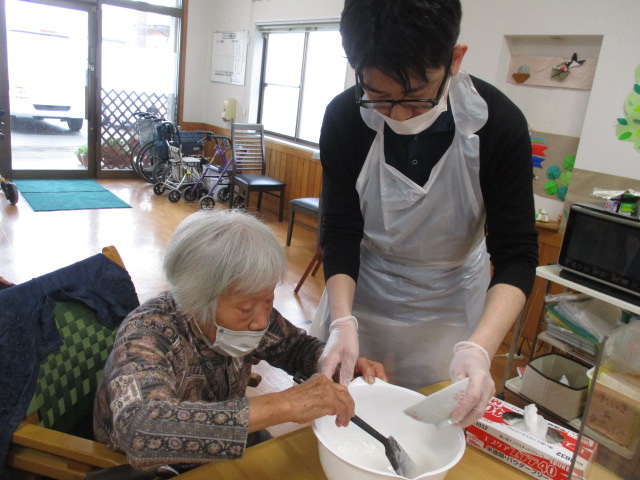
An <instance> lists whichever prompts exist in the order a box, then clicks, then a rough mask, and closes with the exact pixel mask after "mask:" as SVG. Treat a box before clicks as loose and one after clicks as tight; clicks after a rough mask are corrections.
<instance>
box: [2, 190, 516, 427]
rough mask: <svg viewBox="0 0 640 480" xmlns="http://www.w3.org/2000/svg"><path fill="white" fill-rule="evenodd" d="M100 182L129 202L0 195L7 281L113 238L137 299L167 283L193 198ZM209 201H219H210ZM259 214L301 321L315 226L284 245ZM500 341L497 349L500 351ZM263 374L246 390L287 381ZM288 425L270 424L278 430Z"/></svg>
mask: <svg viewBox="0 0 640 480" xmlns="http://www.w3.org/2000/svg"><path fill="white" fill-rule="evenodd" d="M99 182H100V183H101V184H102V185H103V186H104V187H105V188H107V189H109V190H110V191H111V192H113V193H114V194H115V195H117V196H118V197H120V198H121V199H122V200H124V201H125V202H127V203H128V204H129V205H131V207H132V208H117V209H100V210H70V211H57V212H34V211H33V210H32V209H31V207H30V206H29V205H28V203H27V202H26V201H25V200H24V198H21V199H20V200H19V201H18V204H17V205H15V206H12V205H9V202H7V201H6V200H5V199H4V196H2V197H1V198H0V211H1V212H2V216H1V217H0V275H1V276H3V277H5V278H6V279H8V280H11V281H13V282H14V283H21V282H24V281H27V280H29V279H31V278H33V277H37V276H39V275H42V274H45V273H48V272H50V271H53V270H56V269H58V268H61V267H64V266H66V265H69V264H71V263H73V262H76V261H79V260H82V259H84V258H86V257H88V256H91V255H94V254H95V253H98V252H100V250H101V249H102V247H103V246H106V245H115V246H116V247H117V249H118V251H119V252H120V255H121V256H122V259H123V260H124V263H125V265H126V267H127V270H128V271H129V273H130V274H131V277H132V279H133V283H134V285H135V286H136V290H137V292H138V296H139V298H140V301H144V300H146V299H148V298H150V297H152V296H154V295H155V294H156V293H158V292H160V291H162V290H163V289H165V288H166V287H167V284H166V281H165V280H164V277H163V273H162V257H163V255H164V251H165V249H166V246H167V243H168V241H169V239H170V237H171V234H172V233H173V231H174V229H175V227H176V226H177V225H178V224H179V223H180V222H181V221H182V220H183V219H184V218H185V217H186V216H188V215H189V214H191V213H193V212H195V211H197V210H198V204H197V203H187V202H185V201H184V200H180V201H179V202H178V203H171V202H169V200H168V198H167V195H166V194H165V195H162V196H158V195H155V194H154V193H153V192H152V186H151V185H149V184H147V183H144V182H142V181H139V180H100V181H99ZM216 208H225V207H224V206H219V205H216ZM260 216H261V218H262V219H263V220H264V221H265V223H267V224H268V225H269V226H270V227H271V228H272V229H273V232H274V234H275V235H276V237H277V238H278V240H279V242H280V244H281V245H282V248H283V250H284V252H285V255H286V258H287V261H288V265H289V268H288V273H287V278H286V279H285V281H284V282H283V283H282V284H281V285H279V286H278V287H277V288H276V294H275V307H276V308H277V309H278V310H279V311H280V312H281V313H282V314H283V315H284V316H285V317H286V318H288V319H289V320H290V321H291V322H293V323H294V324H296V325H300V326H303V327H305V326H307V327H308V325H309V324H310V322H311V321H312V320H313V316H314V314H315V310H316V306H317V304H318V302H319V300H320V296H321V295H322V291H323V288H324V280H323V272H322V269H320V270H319V271H318V273H317V274H316V276H315V277H311V276H309V277H308V278H307V280H306V282H305V283H304V285H303V286H302V289H301V290H300V292H299V294H297V295H296V294H294V293H293V289H294V288H295V286H296V284H297V283H298V281H299V279H300V277H301V276H302V273H303V272H304V270H305V269H306V267H307V265H308V263H309V261H310V260H311V258H312V257H313V254H314V253H315V245H316V236H315V235H316V234H315V231H312V230H310V229H307V228H304V227H301V226H299V225H297V224H296V226H295V227H294V232H293V239H292V242H291V246H289V247H287V246H285V241H286V230H287V221H286V218H285V220H284V221H283V222H278V219H277V215H275V214H272V213H270V212H267V211H264V210H263V212H262V213H261V215H260ZM504 351H506V350H504V349H503V352H502V353H504ZM256 370H257V371H258V372H259V373H260V374H261V375H262V376H263V381H262V383H261V384H260V386H259V387H258V388H257V389H256V390H255V391H254V392H252V393H253V394H256V393H257V394H260V393H266V392H268V391H274V390H281V389H283V388H288V387H289V386H291V385H292V383H291V380H290V378H289V377H287V376H286V375H284V373H283V372H281V371H276V370H274V369H270V368H268V367H266V366H264V365H262V364H261V365H258V366H257V367H256ZM503 371H504V359H502V358H497V359H496V360H495V361H494V362H493V368H492V374H493V376H494V379H495V380H496V385H500V383H501V381H502V372H503ZM290 428H292V426H291V425H285V426H283V427H282V428H281V429H274V431H273V432H272V433H275V434H279V433H282V432H284V431H287V430H289V429H290Z"/></svg>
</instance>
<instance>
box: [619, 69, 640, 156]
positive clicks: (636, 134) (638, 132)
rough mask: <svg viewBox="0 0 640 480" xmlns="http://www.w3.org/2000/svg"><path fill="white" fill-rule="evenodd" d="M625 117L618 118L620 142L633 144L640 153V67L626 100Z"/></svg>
mask: <svg viewBox="0 0 640 480" xmlns="http://www.w3.org/2000/svg"><path fill="white" fill-rule="evenodd" d="M624 111H625V114H626V115H625V116H624V117H620V118H618V127H617V128H616V136H617V137H618V140H622V141H624V142H632V143H633V145H634V148H635V149H636V152H638V153H640V65H638V66H637V67H636V82H635V83H634V84H633V88H632V89H631V91H630V92H629V95H627V98H625V100H624Z"/></svg>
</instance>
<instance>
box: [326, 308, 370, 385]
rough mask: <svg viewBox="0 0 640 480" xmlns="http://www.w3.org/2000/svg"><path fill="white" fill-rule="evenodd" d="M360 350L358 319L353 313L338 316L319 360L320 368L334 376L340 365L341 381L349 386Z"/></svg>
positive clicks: (331, 327) (327, 374)
mask: <svg viewBox="0 0 640 480" xmlns="http://www.w3.org/2000/svg"><path fill="white" fill-rule="evenodd" d="M359 352H360V344H359V343H358V320H356V317H354V316H353V315H349V316H348V317H343V318H338V319H336V320H334V321H333V322H331V326H330V327H329V338H328V339H327V344H326V345H325V347H324V350H323V352H322V355H320V359H319V360H318V370H319V371H320V373H321V374H323V375H326V376H327V377H329V378H333V375H334V373H335V372H336V369H337V368H338V365H340V383H341V384H342V385H344V386H347V385H349V382H350V381H351V379H352V378H353V371H354V369H355V367H356V362H357V360H358V354H359Z"/></svg>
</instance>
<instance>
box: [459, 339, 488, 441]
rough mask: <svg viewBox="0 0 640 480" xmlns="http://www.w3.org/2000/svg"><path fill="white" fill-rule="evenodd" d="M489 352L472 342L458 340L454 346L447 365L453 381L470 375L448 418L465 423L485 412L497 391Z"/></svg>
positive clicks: (470, 422) (467, 424) (461, 423)
mask: <svg viewBox="0 0 640 480" xmlns="http://www.w3.org/2000/svg"><path fill="white" fill-rule="evenodd" d="M490 366H491V361H490V359H489V354H488V353H487V351H486V350H485V349H484V348H482V347H481V346H480V345H478V344H475V343H473V342H460V343H457V344H456V345H455V346H454V347H453V358H452V359H451V364H450V365H449V375H450V376H451V381H452V382H457V381H459V380H462V379H463V378H465V377H469V387H467V391H466V392H464V395H463V396H462V398H461V399H460V400H458V405H457V406H456V408H455V409H454V410H453V412H451V420H452V421H453V422H454V423H457V424H458V425H460V426H461V427H463V428H464V427H467V426H469V425H471V424H472V423H473V422H475V421H476V420H478V419H479V418H480V417H482V416H483V415H484V412H485V410H486V407H487V404H488V403H489V400H491V397H492V396H493V394H494V393H495V391H496V387H495V384H494V382H493V379H492V378H491V373H490V372H489V367H490Z"/></svg>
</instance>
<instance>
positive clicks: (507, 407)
mask: <svg viewBox="0 0 640 480" xmlns="http://www.w3.org/2000/svg"><path fill="white" fill-rule="evenodd" d="M466 439H467V443H468V444H469V445H471V446H472V447H475V448H477V449H479V450H482V451H483V452H485V453H487V454H489V455H491V456H493V457H496V458H498V459H500V460H502V461H503V462H505V463H507V464H509V465H511V466H513V467H515V468H517V469H518V470H521V471H523V472H525V473H527V474H529V475H531V476H532V477H535V478H543V479H548V480H566V479H567V478H568V473H569V469H570V467H571V460H572V458H573V456H574V454H576V452H575V448H576V443H577V439H578V434H577V433H576V432H574V431H572V430H568V429H566V428H564V427H561V426H560V425H556V424H555V423H552V422H549V421H548V420H546V419H545V418H544V417H542V415H539V414H538V413H537V408H536V406H535V405H533V404H532V405H528V406H527V407H525V409H524V410H523V409H521V408H518V407H516V406H514V405H511V404H509V403H507V402H505V401H503V400H499V399H497V398H495V397H494V398H492V399H491V402H490V403H489V405H488V406H487V409H486V411H485V414H484V416H483V417H482V418H481V419H480V420H478V421H477V422H475V423H474V424H472V425H470V426H469V427H467V429H466ZM585 441H587V439H583V440H582V442H583V443H582V445H583V448H581V449H580V451H579V452H577V455H578V458H577V460H576V467H575V468H574V476H573V478H580V477H581V474H580V472H582V471H584V469H585V468H586V466H587V465H588V463H589V461H590V459H591V457H592V456H593V455H594V453H595V450H596V447H597V443H596V442H591V443H585Z"/></svg>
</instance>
